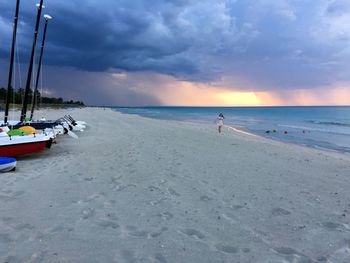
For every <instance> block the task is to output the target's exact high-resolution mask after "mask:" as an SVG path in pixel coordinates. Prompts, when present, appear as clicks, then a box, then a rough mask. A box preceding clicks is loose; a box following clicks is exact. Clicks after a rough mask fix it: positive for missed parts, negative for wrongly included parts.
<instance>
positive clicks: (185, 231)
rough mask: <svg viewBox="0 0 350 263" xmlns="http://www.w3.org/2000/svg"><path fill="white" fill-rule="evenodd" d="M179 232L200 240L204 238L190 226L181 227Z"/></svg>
mask: <svg viewBox="0 0 350 263" xmlns="http://www.w3.org/2000/svg"><path fill="white" fill-rule="evenodd" d="M180 232H181V233H183V234H185V235H187V236H189V237H192V238H197V239H201V240H202V239H204V238H205V235H204V234H202V233H201V232H199V231H198V230H195V229H192V228H185V229H181V230H180Z"/></svg>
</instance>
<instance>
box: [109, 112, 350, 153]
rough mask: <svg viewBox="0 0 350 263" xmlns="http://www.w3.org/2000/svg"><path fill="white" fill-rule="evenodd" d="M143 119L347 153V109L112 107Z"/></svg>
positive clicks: (349, 144)
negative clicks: (221, 128) (220, 125)
mask: <svg viewBox="0 0 350 263" xmlns="http://www.w3.org/2000/svg"><path fill="white" fill-rule="evenodd" d="M114 109H115V110H117V111H119V112H122V113H128V114H137V115H140V116H144V117H150V118H156V119H165V120H178V121H188V122H194V123H207V124H212V125H213V126H214V125H216V120H217V116H218V115H219V113H221V112H222V113H223V114H224V116H225V124H226V125H230V126H233V127H235V128H238V129H240V130H243V131H247V132H250V133H254V134H256V135H260V136H264V137H267V138H271V139H276V140H280V141H284V142H289V143H296V144H302V145H305V146H309V147H315V148H323V149H328V150H334V151H338V152H343V153H345V152H346V153H350V106H336V107H334V106H329V107H328V106H327V107H115V108H114Z"/></svg>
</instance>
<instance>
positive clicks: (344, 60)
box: [0, 0, 350, 106]
mask: <svg viewBox="0 0 350 263" xmlns="http://www.w3.org/2000/svg"><path fill="white" fill-rule="evenodd" d="M35 3H36V1H34V0H22V1H21V9H20V11H21V12H20V18H19V19H20V24H19V28H18V59H19V61H20V67H17V71H16V72H17V77H16V81H17V82H16V83H17V84H18V83H25V75H26V71H27V68H28V66H27V64H26V63H28V61H29V51H30V48H31V42H32V36H33V31H34V23H35V16H36V7H35ZM44 5H45V6H46V8H45V10H44V13H48V14H50V15H52V16H53V17H54V19H53V20H51V21H50V23H49V28H48V34H47V46H46V50H45V55H44V66H43V89H44V91H45V92H46V94H48V95H49V94H50V95H53V96H63V97H64V98H66V99H71V98H72V99H81V100H84V101H85V102H86V103H88V104H94V105H225V106H227V105H327V104H332V105H334V104H338V105H341V104H343V105H344V104H346V105H350V1H348V0H226V1H224V0H202V1H195V0H162V1H161V0H153V1H147V0H132V1H130V0H98V1H97V0H84V1H81V0H70V1H62V0H44ZM0 7H1V10H0V36H1V37H0V85H2V86H6V81H7V70H8V58H9V53H10V44H11V32H12V21H13V15H14V9H15V1H9V0H0ZM42 22H43V21H42ZM41 25H43V24H41ZM42 28H43V27H41V29H42ZM40 41H41V37H40V36H39V39H38V44H40ZM38 46H39V45H38ZM18 68H20V69H21V73H22V77H19V75H20V74H19V73H18ZM22 86H23V85H22Z"/></svg>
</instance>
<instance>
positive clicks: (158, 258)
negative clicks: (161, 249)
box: [154, 253, 167, 263]
mask: <svg viewBox="0 0 350 263" xmlns="http://www.w3.org/2000/svg"><path fill="white" fill-rule="evenodd" d="M154 260H155V262H159V263H167V261H166V259H165V257H164V256H163V255H162V254H160V253H156V254H155V255H154Z"/></svg>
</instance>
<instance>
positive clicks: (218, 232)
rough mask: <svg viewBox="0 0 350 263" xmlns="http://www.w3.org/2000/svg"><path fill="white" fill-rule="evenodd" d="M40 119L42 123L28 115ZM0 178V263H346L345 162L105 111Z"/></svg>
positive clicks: (349, 218)
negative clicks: (76, 137)
mask: <svg viewBox="0 0 350 263" xmlns="http://www.w3.org/2000/svg"><path fill="white" fill-rule="evenodd" d="M38 114H39V115H38V116H40V117H41V113H38ZM65 114H71V115H73V116H74V117H76V119H81V120H85V121H87V122H88V123H89V124H90V126H89V128H88V129H87V130H86V131H84V132H83V133H80V134H79V136H80V139H79V140H74V139H72V138H70V137H67V136H65V137H61V138H59V139H58V142H57V145H53V147H52V149H51V150H49V151H46V152H44V153H42V154H40V155H36V156H32V157H26V158H22V159H20V160H19V163H18V170H17V171H16V173H7V174H0V202H1V206H0V262H11V263H12V262H161V263H164V262H337V263H338V262H344V263H345V262H350V191H349V189H350V157H349V156H348V155H342V154H338V153H331V152H323V151H319V150H315V149H310V148H305V147H301V146H296V145H289V144H284V143H280V142H276V141H271V140H268V139H263V138H258V137H251V136H249V135H245V134H239V133H236V132H234V131H232V130H228V129H225V130H224V133H223V134H221V135H219V134H218V133H217V131H216V127H215V126H208V125H195V124H189V123H181V122H173V121H163V120H153V119H146V118H142V117H138V116H132V115H124V114H120V113H117V112H114V111H112V110H109V109H106V110H103V109H98V108H85V109H75V110H51V111H47V112H46V113H45V115H46V116H48V117H51V118H55V117H59V116H62V115H65Z"/></svg>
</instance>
